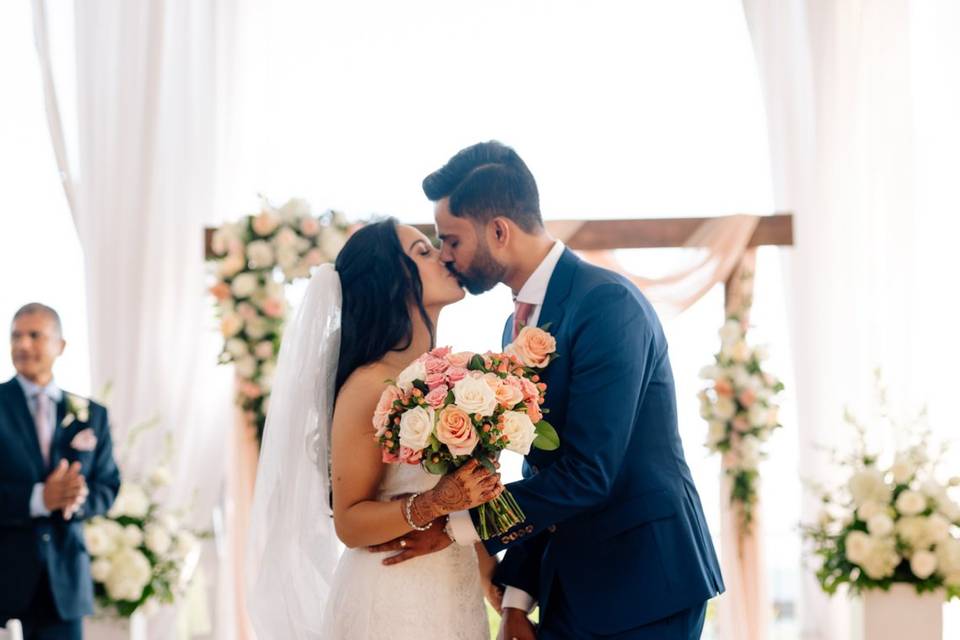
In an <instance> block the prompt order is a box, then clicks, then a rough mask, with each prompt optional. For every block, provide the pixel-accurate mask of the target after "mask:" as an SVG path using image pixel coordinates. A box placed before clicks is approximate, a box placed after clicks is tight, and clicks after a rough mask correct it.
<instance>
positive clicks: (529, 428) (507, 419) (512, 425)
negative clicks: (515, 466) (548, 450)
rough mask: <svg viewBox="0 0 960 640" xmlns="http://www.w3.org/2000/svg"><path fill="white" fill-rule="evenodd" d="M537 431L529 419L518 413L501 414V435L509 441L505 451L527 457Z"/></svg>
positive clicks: (525, 415) (505, 412)
mask: <svg viewBox="0 0 960 640" xmlns="http://www.w3.org/2000/svg"><path fill="white" fill-rule="evenodd" d="M536 431H537V429H536V427H535V426H533V422H532V421H531V420H530V417H529V416H528V415H527V414H525V413H522V412H520V411H504V412H503V434H504V435H505V436H507V438H508V439H509V441H510V442H509V444H507V449H509V450H510V451H515V452H516V453H519V454H522V455H527V454H528V453H530V446H531V445H532V444H533V441H534V440H535V439H536V437H537V433H536Z"/></svg>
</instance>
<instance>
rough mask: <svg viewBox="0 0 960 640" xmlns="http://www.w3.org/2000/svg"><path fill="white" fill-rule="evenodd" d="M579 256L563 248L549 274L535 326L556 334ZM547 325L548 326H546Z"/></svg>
mask: <svg viewBox="0 0 960 640" xmlns="http://www.w3.org/2000/svg"><path fill="white" fill-rule="evenodd" d="M579 263H580V258H578V257H577V256H576V254H574V253H573V252H572V251H570V249H564V250H563V254H562V255H561V256H560V260H558V261H557V266H556V267H554V269H553V274H551V276H550V283H549V284H548V285H547V294H546V296H545V297H544V299H543V308H542V309H540V318H539V319H538V320H537V326H538V327H540V328H541V329H544V330H545V331H549V332H550V333H551V334H553V335H556V334H557V328H558V327H559V326H560V322H561V320H563V314H564V310H565V307H564V306H563V302H564V301H565V300H566V299H567V297H568V296H569V295H570V288H571V287H572V286H573V276H574V274H575V273H576V272H577V267H578V266H579ZM547 325H549V326H547Z"/></svg>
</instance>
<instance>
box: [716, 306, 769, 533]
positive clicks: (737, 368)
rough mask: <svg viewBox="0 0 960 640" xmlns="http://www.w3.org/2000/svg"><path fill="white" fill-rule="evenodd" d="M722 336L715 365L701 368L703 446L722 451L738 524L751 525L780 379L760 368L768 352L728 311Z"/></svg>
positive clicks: (721, 331)
mask: <svg viewBox="0 0 960 640" xmlns="http://www.w3.org/2000/svg"><path fill="white" fill-rule="evenodd" d="M720 340H721V346H720V351H719V352H718V353H717V354H716V356H715V357H714V364H712V365H709V366H706V367H704V368H703V369H702V370H701V371H700V377H701V378H703V379H705V380H707V381H708V386H707V387H706V388H705V389H702V390H701V391H700V393H699V394H698V397H699V399H700V416H701V417H702V418H703V419H704V420H706V421H707V424H708V425H709V430H708V432H707V441H706V447H707V448H708V449H709V450H710V451H711V452H714V453H720V454H722V455H723V456H724V463H725V464H724V469H725V472H726V474H727V475H728V476H729V477H730V481H731V490H730V501H731V503H733V504H735V505H738V506H739V507H740V509H739V510H740V516H741V519H742V523H743V525H744V526H745V527H749V526H750V523H751V522H752V520H753V508H754V506H755V505H756V502H757V483H758V480H759V477H760V472H759V464H760V460H761V459H763V457H764V455H765V454H764V452H763V444H764V443H765V442H766V441H767V440H769V439H770V436H771V434H772V433H773V432H774V431H775V430H776V429H779V428H780V427H781V426H782V425H781V424H780V420H779V406H778V404H777V402H776V398H777V395H778V394H779V393H780V392H781V391H783V383H782V382H781V381H780V380H778V379H777V378H775V377H774V376H772V375H770V374H769V373H767V372H765V371H764V370H763V361H764V360H766V358H767V351H766V349H765V348H763V347H751V346H750V345H749V344H748V343H747V340H746V327H745V326H744V323H743V322H742V321H741V320H740V319H739V318H738V317H737V316H730V317H729V318H728V319H727V321H726V323H724V325H723V327H721V329H720Z"/></svg>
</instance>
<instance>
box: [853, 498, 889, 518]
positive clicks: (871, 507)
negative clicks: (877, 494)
mask: <svg viewBox="0 0 960 640" xmlns="http://www.w3.org/2000/svg"><path fill="white" fill-rule="evenodd" d="M886 512H887V507H886V505H883V504H880V503H879V502H873V501H870V502H864V503H863V504H862V505H860V507H859V508H858V509H857V517H858V518H860V519H861V520H862V521H864V522H869V521H870V518H872V517H874V516H875V515H877V514H881V513H882V514H885V513H886Z"/></svg>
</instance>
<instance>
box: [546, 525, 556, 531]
mask: <svg viewBox="0 0 960 640" xmlns="http://www.w3.org/2000/svg"><path fill="white" fill-rule="evenodd" d="M547 531H549V532H550V533H556V532H557V525H555V524H552V525H550V526H549V527H547Z"/></svg>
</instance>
